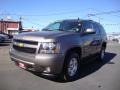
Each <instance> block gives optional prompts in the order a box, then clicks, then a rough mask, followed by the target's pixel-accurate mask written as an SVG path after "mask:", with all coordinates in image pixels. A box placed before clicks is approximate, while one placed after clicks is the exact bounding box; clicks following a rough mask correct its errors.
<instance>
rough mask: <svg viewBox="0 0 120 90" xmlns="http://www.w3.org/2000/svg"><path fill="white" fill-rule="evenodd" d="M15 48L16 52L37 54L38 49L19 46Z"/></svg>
mask: <svg viewBox="0 0 120 90" xmlns="http://www.w3.org/2000/svg"><path fill="white" fill-rule="evenodd" d="M13 48H14V49H15V50H18V51H21V52H25V53H35V52H36V48H28V47H19V46H16V45H13Z"/></svg>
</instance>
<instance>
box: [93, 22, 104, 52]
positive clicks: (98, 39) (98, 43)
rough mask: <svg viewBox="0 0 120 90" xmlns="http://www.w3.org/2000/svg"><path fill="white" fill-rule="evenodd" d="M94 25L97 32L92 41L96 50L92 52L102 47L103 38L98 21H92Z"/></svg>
mask: <svg viewBox="0 0 120 90" xmlns="http://www.w3.org/2000/svg"><path fill="white" fill-rule="evenodd" d="M92 25H93V29H94V30H95V32H96V33H95V34H94V39H93V42H92V43H91V45H92V46H93V49H94V52H92V53H91V54H94V53H98V52H99V51H100V49H101V44H102V39H101V34H100V30H99V27H98V24H97V23H92Z"/></svg>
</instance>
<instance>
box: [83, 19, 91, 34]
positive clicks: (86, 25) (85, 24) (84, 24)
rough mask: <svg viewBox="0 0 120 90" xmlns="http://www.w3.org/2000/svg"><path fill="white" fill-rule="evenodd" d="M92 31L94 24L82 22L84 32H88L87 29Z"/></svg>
mask: <svg viewBox="0 0 120 90" xmlns="http://www.w3.org/2000/svg"><path fill="white" fill-rule="evenodd" d="M90 28H91V29H92V28H93V27H92V24H91V23H90V22H87V21H85V22H82V31H83V32H84V31H85V30H87V29H90Z"/></svg>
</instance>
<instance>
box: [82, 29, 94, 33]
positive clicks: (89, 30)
mask: <svg viewBox="0 0 120 90" xmlns="http://www.w3.org/2000/svg"><path fill="white" fill-rule="evenodd" d="M94 33H95V30H94V29H91V28H88V29H86V30H85V31H84V34H94Z"/></svg>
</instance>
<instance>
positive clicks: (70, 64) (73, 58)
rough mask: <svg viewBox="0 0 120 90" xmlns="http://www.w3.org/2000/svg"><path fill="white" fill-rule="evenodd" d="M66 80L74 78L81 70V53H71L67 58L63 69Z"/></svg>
mask: <svg viewBox="0 0 120 90" xmlns="http://www.w3.org/2000/svg"><path fill="white" fill-rule="evenodd" d="M63 71H64V72H63V74H64V75H63V76H64V80H73V79H75V77H76V76H77V74H78V72H79V55H78V54H77V53H75V52H73V53H70V54H69V56H68V57H67V59H66V62H65V64H64V70H63Z"/></svg>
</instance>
